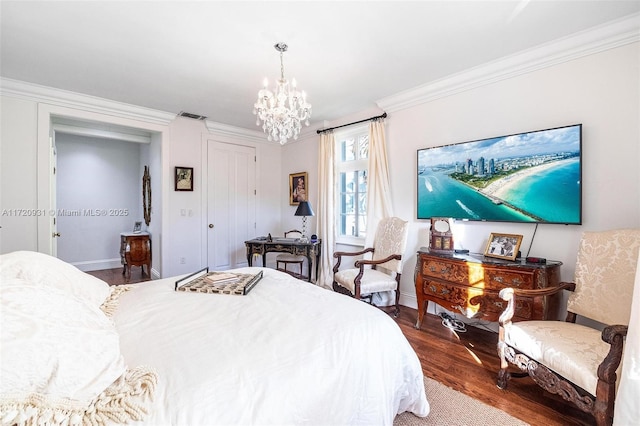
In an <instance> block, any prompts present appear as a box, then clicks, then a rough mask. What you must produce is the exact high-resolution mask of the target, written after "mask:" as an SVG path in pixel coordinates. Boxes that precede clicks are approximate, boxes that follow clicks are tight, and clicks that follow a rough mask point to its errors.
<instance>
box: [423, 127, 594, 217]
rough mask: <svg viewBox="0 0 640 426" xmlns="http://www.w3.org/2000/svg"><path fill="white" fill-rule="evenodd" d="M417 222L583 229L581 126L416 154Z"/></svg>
mask: <svg viewBox="0 0 640 426" xmlns="http://www.w3.org/2000/svg"><path fill="white" fill-rule="evenodd" d="M417 172H418V173H417V175H418V191H417V192H418V194H417V208H418V212H417V218H418V219H428V218H431V217H448V218H453V219H459V220H470V221H488V222H526V223H558V224H572V225H579V224H581V223H582V124H574V125H571V126H564V127H556V128H553V129H546V130H536V131H531V132H524V133H517V134H513V135H507V136H498V137H494V138H488V139H481V140H475V141H469V142H462V143H456V144H452V145H445V146H437V147H432V148H424V149H420V150H418V170H417Z"/></svg>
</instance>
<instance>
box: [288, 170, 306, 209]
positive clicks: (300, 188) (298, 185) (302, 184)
mask: <svg viewBox="0 0 640 426" xmlns="http://www.w3.org/2000/svg"><path fill="white" fill-rule="evenodd" d="M308 185H309V182H308V181H307V172H300V173H292V174H290V175H289V205H292V206H297V205H298V204H300V201H308V200H307V191H308Z"/></svg>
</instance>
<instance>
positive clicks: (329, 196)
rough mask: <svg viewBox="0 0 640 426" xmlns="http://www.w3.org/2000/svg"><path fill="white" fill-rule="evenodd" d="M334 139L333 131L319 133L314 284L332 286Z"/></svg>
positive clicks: (334, 187) (334, 230) (334, 179)
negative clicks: (319, 248)
mask: <svg viewBox="0 0 640 426" xmlns="http://www.w3.org/2000/svg"><path fill="white" fill-rule="evenodd" d="M335 155H336V139H335V137H334V136H333V132H325V133H322V134H321V135H320V148H319V154H318V159H319V161H318V168H319V170H318V179H319V185H318V188H319V194H318V212H317V215H318V222H317V224H318V225H317V226H318V237H319V238H322V251H321V253H320V271H319V273H318V274H319V276H318V277H317V282H316V284H317V285H319V286H321V287H327V288H332V283H333V252H334V249H335V239H336V229H335V228H336V225H335V214H336V206H335V189H336V175H335V174H336V171H335V161H336V158H335Z"/></svg>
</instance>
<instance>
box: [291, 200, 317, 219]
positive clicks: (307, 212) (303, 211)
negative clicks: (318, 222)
mask: <svg viewBox="0 0 640 426" xmlns="http://www.w3.org/2000/svg"><path fill="white" fill-rule="evenodd" d="M295 216H315V214H314V213H313V209H312V208H311V204H309V202H308V201H300V204H298V208H297V209H296V213H295Z"/></svg>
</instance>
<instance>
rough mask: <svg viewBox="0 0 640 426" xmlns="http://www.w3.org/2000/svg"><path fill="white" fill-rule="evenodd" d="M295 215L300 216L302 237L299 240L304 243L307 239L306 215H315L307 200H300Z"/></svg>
mask: <svg viewBox="0 0 640 426" xmlns="http://www.w3.org/2000/svg"><path fill="white" fill-rule="evenodd" d="M295 216H302V238H300V240H301V241H302V242H305V243H306V242H307V241H309V239H308V238H307V216H315V215H314V213H313V209H312V208H311V204H309V202H308V201H300V204H298V208H297V209H296V213H295Z"/></svg>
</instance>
